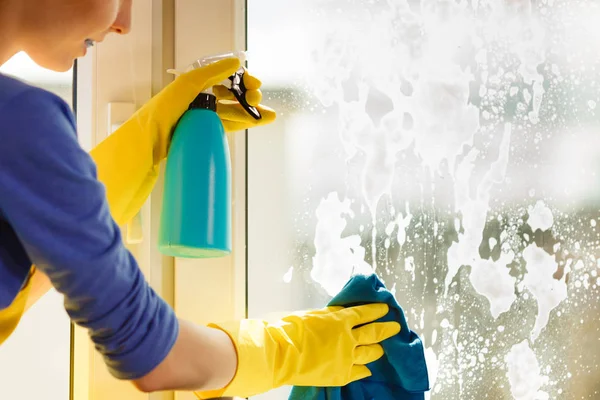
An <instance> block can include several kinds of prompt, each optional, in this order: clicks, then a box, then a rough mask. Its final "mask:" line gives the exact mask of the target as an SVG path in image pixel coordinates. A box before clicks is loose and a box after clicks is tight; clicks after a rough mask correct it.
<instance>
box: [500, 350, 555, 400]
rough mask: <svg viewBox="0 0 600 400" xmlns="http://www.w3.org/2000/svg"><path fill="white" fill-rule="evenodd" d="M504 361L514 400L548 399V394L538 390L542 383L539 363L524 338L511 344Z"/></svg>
mask: <svg viewBox="0 0 600 400" xmlns="http://www.w3.org/2000/svg"><path fill="white" fill-rule="evenodd" d="M505 362H506V366H507V373H506V375H507V377H508V382H509V383H510V391H511V393H512V396H513V399H514V400H547V399H548V394H547V393H545V392H543V391H541V390H540V388H541V387H542V384H543V377H542V371H541V369H540V365H539V363H538V360H537V358H536V356H535V353H534V352H533V350H531V348H530V347H529V343H527V341H526V340H525V341H523V342H521V343H519V344H516V345H514V346H512V348H511V349H510V352H509V353H508V354H507V355H506V357H505Z"/></svg>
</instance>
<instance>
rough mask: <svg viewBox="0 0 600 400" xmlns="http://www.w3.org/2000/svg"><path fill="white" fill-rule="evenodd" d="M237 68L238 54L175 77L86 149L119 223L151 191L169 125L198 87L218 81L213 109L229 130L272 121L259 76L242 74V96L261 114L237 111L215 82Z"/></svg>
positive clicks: (132, 213)
mask: <svg viewBox="0 0 600 400" xmlns="http://www.w3.org/2000/svg"><path fill="white" fill-rule="evenodd" d="M239 68H240V61H239V60H238V59H237V58H228V59H224V60H221V61H219V62H216V63H214V64H209V65H207V66H205V67H202V68H198V69H195V70H192V71H190V72H187V73H185V74H183V75H181V76H179V77H177V78H176V79H175V81H173V82H172V83H171V84H169V85H168V86H167V87H165V88H164V89H163V90H162V91H161V92H160V93H158V94H157V95H156V96H154V97H153V98H152V99H151V100H150V101H149V102H148V103H147V104H146V105H144V106H143V107H142V108H140V109H139V110H138V111H137V112H136V113H135V114H134V115H133V116H132V117H131V118H130V119H129V120H128V121H127V122H125V123H124V124H123V125H122V126H121V127H120V128H119V129H117V130H116V131H115V132H114V133H112V134H111V135H110V136H108V137H107V138H106V139H105V140H104V141H102V142H101V143H100V144H98V146H96V147H95V148H94V149H93V150H92V151H91V152H90V154H91V156H92V158H93V159H94V161H95V162H96V165H97V167H98V179H99V180H100V181H102V182H103V183H104V185H105V186H106V197H107V199H108V204H109V206H110V210H111V214H112V216H113V218H114V219H115V221H117V224H119V225H122V224H124V223H126V222H128V221H130V220H131V219H132V218H133V217H134V216H135V214H137V213H138V212H139V210H140V209H141V207H142V205H143V204H144V202H145V201H146V199H147V198H148V196H149V195H150V193H151V192H152V189H153V188H154V184H155V183H156V179H157V177H158V173H159V165H160V162H161V161H162V160H163V159H164V158H165V157H166V156H167V151H168V147H169V144H170V140H171V133H172V131H173V128H174V127H175V125H176V124H177V121H178V120H179V118H180V117H181V116H182V115H183V113H184V112H185V111H186V110H187V109H188V106H189V104H190V103H191V102H192V101H193V100H194V99H195V98H196V96H197V95H198V94H199V93H200V92H202V91H205V90H206V89H207V88H210V87H212V86H215V85H216V87H215V88H214V89H216V90H217V92H219V93H218V94H216V93H215V95H216V96H217V98H218V100H219V103H218V104H217V114H219V117H220V118H221V120H222V122H223V126H224V128H225V130H226V131H227V132H231V131H235V130H241V129H248V128H251V127H254V126H258V125H264V124H268V123H270V122H273V120H274V119H275V112H274V111H273V110H271V109H270V108H267V107H264V106H262V105H259V104H258V103H259V102H260V100H261V97H262V96H261V93H260V89H259V88H260V81H259V80H258V79H256V78H254V77H252V76H251V75H249V74H247V73H246V75H245V76H244V84H245V85H246V86H247V88H248V89H249V90H248V92H247V93H246V99H247V101H248V103H250V104H251V105H253V106H255V107H257V108H258V109H259V111H260V112H261V114H262V118H261V119H259V120H255V119H254V118H252V117H251V116H250V115H247V114H246V115H245V116H244V115H241V114H240V113H239V112H238V108H241V106H240V105H239V103H237V104H236V102H234V101H231V100H230V97H229V96H227V95H226V94H224V93H222V91H221V87H220V85H218V84H219V83H220V82H222V81H224V80H225V79H227V78H228V77H229V76H231V75H232V74H233V73H234V72H235V71H237V70H238V69H239ZM214 89H213V90H214ZM223 97H227V100H226V101H225V99H224V98H223ZM221 100H223V103H224V104H221Z"/></svg>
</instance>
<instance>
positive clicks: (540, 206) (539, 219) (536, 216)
mask: <svg viewBox="0 0 600 400" xmlns="http://www.w3.org/2000/svg"><path fill="white" fill-rule="evenodd" d="M527 213H528V214H529V218H528V219H527V224H528V225H529V226H530V227H531V230H533V231H534V232H535V231H536V230H538V229H540V230H541V231H547V230H548V229H550V228H552V225H554V216H553V215H552V211H551V210H550V208H548V206H547V205H546V203H544V201H543V200H539V201H537V202H536V203H535V206H529V208H528V210H527Z"/></svg>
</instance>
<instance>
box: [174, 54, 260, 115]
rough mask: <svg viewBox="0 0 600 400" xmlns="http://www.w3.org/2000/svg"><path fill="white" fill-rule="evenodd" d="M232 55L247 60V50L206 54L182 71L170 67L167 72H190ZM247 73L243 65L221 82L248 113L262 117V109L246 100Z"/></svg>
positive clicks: (242, 61)
mask: <svg viewBox="0 0 600 400" xmlns="http://www.w3.org/2000/svg"><path fill="white" fill-rule="evenodd" d="M231 57H237V58H238V59H239V60H240V62H241V63H242V64H243V63H244V62H245V61H246V52H244V51H235V52H230V53H224V54H216V55H210V56H206V57H203V58H199V59H197V60H196V61H194V62H193V63H191V64H190V65H188V67H187V68H186V69H185V71H183V72H180V71H177V70H174V69H169V70H167V72H168V73H170V74H174V75H176V76H179V75H181V74H182V73H185V72H189V71H192V70H194V69H197V68H201V67H204V66H206V65H209V64H212V63H215V62H217V61H221V60H224V59H226V58H231ZM245 73H246V69H245V68H244V67H243V66H242V67H240V69H238V70H237V71H236V72H235V73H234V74H233V75H231V76H230V77H229V79H227V80H225V81H223V82H221V84H222V85H223V86H225V87H226V88H227V89H229V90H230V91H231V92H232V93H233V95H234V96H235V98H236V100H237V101H238V102H239V103H240V104H241V106H242V107H244V110H246V112H247V113H248V114H250V115H251V116H252V117H253V118H254V119H261V118H262V115H260V111H258V109H257V108H256V107H254V106H251V105H250V104H248V101H247V100H246V92H247V91H248V89H247V88H246V85H245V84H244V74H245Z"/></svg>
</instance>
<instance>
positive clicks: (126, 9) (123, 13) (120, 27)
mask: <svg viewBox="0 0 600 400" xmlns="http://www.w3.org/2000/svg"><path fill="white" fill-rule="evenodd" d="M131 6H132V0H123V2H122V3H121V8H120V10H119V14H118V15H117V19H115V22H113V24H112V26H111V27H110V30H111V32H115V33H118V34H119V35H126V34H128V33H129V32H130V31H131Z"/></svg>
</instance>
